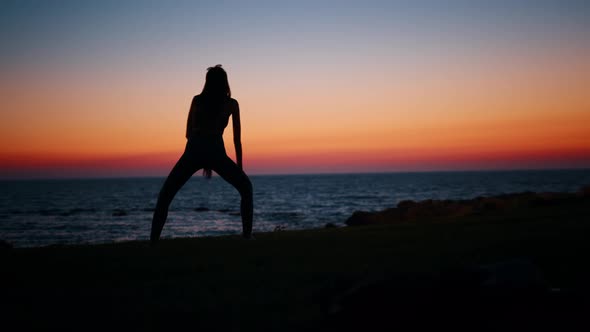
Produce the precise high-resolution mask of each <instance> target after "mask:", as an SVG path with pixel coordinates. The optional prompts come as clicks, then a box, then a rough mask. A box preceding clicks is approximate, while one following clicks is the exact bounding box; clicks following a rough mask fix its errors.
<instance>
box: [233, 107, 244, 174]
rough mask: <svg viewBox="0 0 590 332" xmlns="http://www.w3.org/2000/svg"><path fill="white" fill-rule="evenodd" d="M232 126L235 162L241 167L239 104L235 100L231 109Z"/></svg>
mask: <svg viewBox="0 0 590 332" xmlns="http://www.w3.org/2000/svg"><path fill="white" fill-rule="evenodd" d="M232 127H233V128H234V146H235V148H236V163H237V164H238V166H239V167H240V168H242V127H241V124H240V105H238V102H237V101H236V102H235V104H234V107H233V110H232Z"/></svg>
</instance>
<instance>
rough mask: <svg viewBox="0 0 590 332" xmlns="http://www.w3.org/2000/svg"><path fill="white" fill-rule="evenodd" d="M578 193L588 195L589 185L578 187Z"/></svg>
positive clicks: (589, 194)
mask: <svg viewBox="0 0 590 332" xmlns="http://www.w3.org/2000/svg"><path fill="white" fill-rule="evenodd" d="M578 193H579V194H580V195H581V196H582V197H590V185H589V186H583V187H582V188H580V191H578Z"/></svg>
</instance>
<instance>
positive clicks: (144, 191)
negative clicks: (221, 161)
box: [0, 170, 590, 247]
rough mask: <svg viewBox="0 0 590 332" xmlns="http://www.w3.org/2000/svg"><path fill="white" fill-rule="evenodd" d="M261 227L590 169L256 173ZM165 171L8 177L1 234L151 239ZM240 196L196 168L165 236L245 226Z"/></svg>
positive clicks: (534, 187)
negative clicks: (161, 175) (126, 176)
mask: <svg viewBox="0 0 590 332" xmlns="http://www.w3.org/2000/svg"><path fill="white" fill-rule="evenodd" d="M251 179H252V183H253V186H254V204H255V212H254V230H255V232H256V231H258V232H260V231H272V230H275V229H277V227H279V228H284V229H301V228H316V227H323V226H324V225H325V224H326V223H329V222H330V223H334V224H337V225H339V224H340V225H343V224H344V221H345V220H346V218H348V217H349V216H350V215H351V214H352V212H353V211H355V210H365V211H375V210H381V209H384V208H387V207H393V206H395V205H396V204H397V203H398V202H399V201H401V200H406V199H412V200H423V199H460V198H472V197H475V196H487V195H496V194H501V193H511V192H522V191H570V192H571V191H576V190H578V189H579V188H580V187H581V186H582V185H588V184H590V170H569V171H513V172H433V173H390V174H349V175H343V174H338V175H284V176H278V175H275V176H252V177H251ZM163 181H164V179H163V178H133V179H92V180H23V181H1V182H0V239H2V240H5V241H7V242H9V243H11V244H12V245H14V246H15V247H31V246H44V245H50V244H78V243H103V242H113V241H115V242H116V241H125V240H136V239H139V240H146V239H148V237H149V231H150V223H151V216H152V212H153V208H154V206H155V203H156V198H157V194H158V191H159V189H160V186H161V185H162V183H163ZM240 220H241V219H240V216H239V195H238V194H237V192H236V191H235V190H234V189H233V187H231V186H230V185H228V184H227V183H225V182H224V181H223V180H221V179H220V178H218V177H214V178H213V179H211V180H206V179H204V178H202V177H201V176H194V177H193V178H192V179H191V180H190V181H189V182H188V183H187V184H186V185H185V186H184V187H183V188H182V189H181V191H180V192H179V193H178V195H177V196H176V198H175V200H174V201H173V202H172V205H171V207H170V213H169V218H168V222H167V224H166V226H165V227H164V232H163V234H162V236H163V237H186V236H215V235H222V234H239V232H240V231H241V221H240Z"/></svg>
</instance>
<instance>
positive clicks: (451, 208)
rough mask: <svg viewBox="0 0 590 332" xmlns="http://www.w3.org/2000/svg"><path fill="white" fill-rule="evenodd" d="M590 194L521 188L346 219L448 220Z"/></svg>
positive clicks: (588, 190) (352, 222)
mask: <svg viewBox="0 0 590 332" xmlns="http://www.w3.org/2000/svg"><path fill="white" fill-rule="evenodd" d="M589 198H590V186H585V187H582V188H581V189H580V190H579V191H578V192H576V193H560V192H544V193H534V192H522V193H515V194H502V195H497V196H490V197H476V198H473V199H467V200H433V199H429V200H424V201H419V202H415V201H411V200H405V201H401V202H399V203H398V204H397V206H396V207H394V208H388V209H385V210H382V211H377V212H367V211H355V212H354V213H353V214H352V215H351V216H350V217H349V218H348V219H347V220H346V225H348V226H361V225H376V224H393V223H399V222H413V221H420V220H430V221H433V220H435V221H436V220H445V219H452V218H456V217H464V216H469V215H485V214H491V213H501V212H503V211H507V210H510V209H515V208H519V207H537V206H548V205H555V204H564V203H567V202H571V201H577V200H587V199H589Z"/></svg>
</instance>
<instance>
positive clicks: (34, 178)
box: [0, 166, 590, 182]
mask: <svg viewBox="0 0 590 332" xmlns="http://www.w3.org/2000/svg"><path fill="white" fill-rule="evenodd" d="M557 171H590V167H586V166H582V167H543V168H496V169H441V170H415V171H411V170H399V171H374V172H371V171H358V172H355V171H352V172H350V171H348V172H338V171H335V172H317V173H306V172H301V173H297V172H293V173H251V174H248V176H250V177H258V176H265V177H266V176H317V175H378V174H415V173H480V172H481V173H484V172H489V173H503V172H557ZM198 172H199V171H197V172H195V174H193V177H194V176H195V175H196V176H199V175H198ZM213 174H214V176H213V177H219V175H217V173H215V172H214V173H213ZM166 176H167V175H138V176H133V175H125V176H116V175H115V176H92V175H90V176H83V177H80V176H73V177H68V176H54V177H48V176H38V177H37V176H31V177H0V181H5V182H9V181H29V180H30V181H52V180H123V179H155V178H166Z"/></svg>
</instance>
